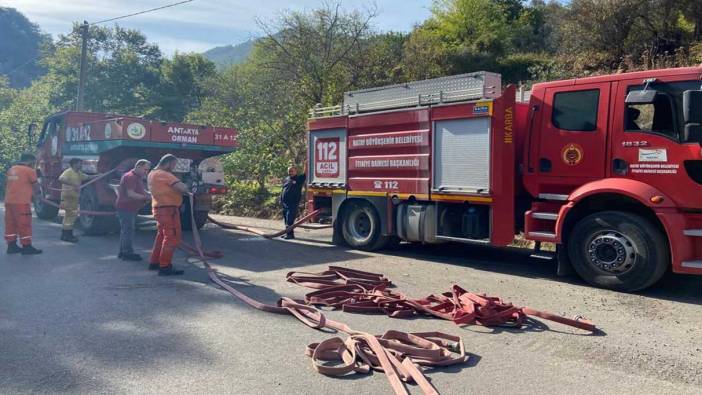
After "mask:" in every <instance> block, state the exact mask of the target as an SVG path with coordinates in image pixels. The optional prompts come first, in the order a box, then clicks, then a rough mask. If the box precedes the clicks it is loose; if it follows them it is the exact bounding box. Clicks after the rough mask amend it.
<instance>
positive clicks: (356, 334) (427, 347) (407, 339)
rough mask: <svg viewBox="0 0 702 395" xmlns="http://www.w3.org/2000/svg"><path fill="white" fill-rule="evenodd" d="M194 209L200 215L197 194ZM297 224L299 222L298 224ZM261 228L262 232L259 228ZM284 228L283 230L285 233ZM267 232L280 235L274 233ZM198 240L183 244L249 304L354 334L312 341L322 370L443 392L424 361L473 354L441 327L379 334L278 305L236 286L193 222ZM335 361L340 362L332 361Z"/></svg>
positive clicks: (458, 360)
mask: <svg viewBox="0 0 702 395" xmlns="http://www.w3.org/2000/svg"><path fill="white" fill-rule="evenodd" d="M189 198H190V199H191V202H190V203H191V204H190V215H191V217H193V219H194V216H195V212H194V210H193V204H192V203H193V202H192V195H190V196H189ZM315 214H317V212H312V213H310V214H308V215H307V216H305V217H303V218H301V219H300V220H299V221H297V222H296V224H299V223H302V222H304V221H305V220H307V219H308V218H307V217H311V216H313V215H315ZM294 226H295V225H293V227H294ZM257 234H258V233H257ZM281 234H282V233H281ZM267 237H275V236H272V235H269V236H267ZM193 239H194V246H189V245H187V244H183V245H182V247H183V249H184V250H186V251H189V252H191V253H194V255H195V256H197V257H198V258H199V259H200V260H201V262H202V263H203V265H204V266H205V269H206V270H207V274H208V276H209V278H210V279H211V280H212V282H214V283H215V284H217V285H219V286H220V287H221V288H222V289H224V290H225V291H227V292H228V293H230V294H231V295H233V296H234V297H236V298H238V299H239V300H241V301H243V302H244V303H246V304H248V305H249V306H251V307H253V308H255V309H258V310H261V311H266V312H269V313H275V314H290V315H292V316H294V317H295V318H297V319H298V320H300V321H302V323H304V324H305V325H307V326H309V327H311V328H315V329H320V330H321V329H325V328H326V329H331V330H334V331H336V332H343V333H345V334H347V335H348V338H346V339H345V340H344V339H341V338H339V337H333V338H330V339H327V340H324V341H322V342H320V343H313V344H310V345H309V346H308V347H307V351H306V354H307V355H308V356H309V357H311V358H312V361H313V366H314V368H315V370H317V371H318V372H320V373H322V374H325V375H330V376H341V375H347V374H350V373H354V372H355V373H368V372H370V371H371V370H376V371H381V372H383V373H385V375H386V376H387V378H388V380H389V382H390V385H391V386H392V389H393V391H394V392H395V394H397V395H404V394H408V392H407V388H406V387H405V384H404V383H416V384H417V385H418V386H419V388H420V389H421V390H422V392H423V393H424V394H427V395H434V394H437V395H438V391H437V390H436V389H435V388H434V386H433V385H432V384H431V383H430V382H429V379H428V378H427V377H426V376H425V375H424V373H423V372H422V369H421V368H420V366H424V367H434V366H447V365H455V364H462V363H465V362H467V361H468V360H469V359H470V356H469V355H468V354H467V353H466V350H465V347H464V345H463V341H462V340H461V339H460V338H459V337H456V336H451V335H448V334H445V333H441V332H424V333H406V332H399V331H388V332H386V333H385V334H383V335H382V336H375V335H372V334H369V333H366V332H362V331H357V330H354V329H352V328H350V327H349V326H348V325H346V324H344V323H342V322H338V321H333V320H330V319H327V318H326V317H325V316H324V314H322V312H321V311H319V310H318V309H317V308H315V307H313V306H309V305H307V304H305V303H304V302H300V301H296V300H293V299H290V298H287V297H283V298H281V299H280V300H278V303H277V304H276V305H269V304H265V303H262V302H259V301H257V300H255V299H252V298H250V297H248V296H247V295H246V294H244V293H242V292H240V291H238V290H236V289H235V288H234V287H232V285H231V284H230V283H229V282H228V281H227V278H226V276H223V275H220V274H219V273H218V272H217V270H216V269H215V268H213V267H212V266H211V265H210V263H209V262H208V261H207V259H208V257H221V256H222V255H221V253H206V252H205V251H204V250H203V249H202V240H201V238H200V232H199V231H198V230H197V229H196V228H193ZM346 273H353V275H354V276H356V277H365V278H371V279H372V278H373V277H374V276H377V275H375V274H374V273H366V272H360V271H351V270H349V271H347V272H346ZM329 362H333V363H334V365H331V366H330V365H329V364H328V363H329Z"/></svg>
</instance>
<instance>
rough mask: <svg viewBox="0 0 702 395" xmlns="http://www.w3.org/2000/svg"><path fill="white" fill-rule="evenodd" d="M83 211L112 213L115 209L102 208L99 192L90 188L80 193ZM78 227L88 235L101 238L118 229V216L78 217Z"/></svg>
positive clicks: (82, 215)
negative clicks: (98, 196)
mask: <svg viewBox="0 0 702 395" xmlns="http://www.w3.org/2000/svg"><path fill="white" fill-rule="evenodd" d="M80 210H81V211H112V210H114V208H112V207H105V206H101V205H100V204H99V202H98V198H97V192H96V191H95V188H94V187H93V186H89V187H87V188H85V189H83V191H82V192H81V193H80ZM76 222H77V223H78V226H79V227H80V228H81V229H82V230H83V232H84V233H85V234H86V235H90V236H100V235H104V234H107V233H110V232H111V231H113V230H115V229H118V226H119V225H118V223H117V217H116V216H100V215H85V214H80V215H79V216H78V221H76Z"/></svg>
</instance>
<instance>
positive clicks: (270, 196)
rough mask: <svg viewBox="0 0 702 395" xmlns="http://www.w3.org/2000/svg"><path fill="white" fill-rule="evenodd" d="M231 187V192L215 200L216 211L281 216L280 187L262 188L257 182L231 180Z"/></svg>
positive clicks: (257, 215) (253, 215)
mask: <svg viewBox="0 0 702 395" xmlns="http://www.w3.org/2000/svg"><path fill="white" fill-rule="evenodd" d="M229 188H230V191H229V193H228V194H227V195H225V196H222V197H220V198H219V199H217V201H216V202H215V204H214V210H215V211H217V212H219V213H221V214H226V215H236V216H242V217H257V218H280V215H281V214H280V204H279V203H278V196H279V194H280V192H279V190H280V188H279V187H278V188H276V187H273V188H260V187H259V185H258V183H256V182H251V181H231V182H230V183H229ZM276 189H277V193H276Z"/></svg>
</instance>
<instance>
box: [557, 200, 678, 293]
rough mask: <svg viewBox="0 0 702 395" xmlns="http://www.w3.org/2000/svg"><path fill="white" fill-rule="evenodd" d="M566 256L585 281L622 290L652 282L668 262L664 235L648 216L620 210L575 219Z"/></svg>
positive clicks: (663, 270) (630, 290)
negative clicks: (576, 221) (578, 220)
mask: <svg viewBox="0 0 702 395" xmlns="http://www.w3.org/2000/svg"><path fill="white" fill-rule="evenodd" d="M568 256H569V257H570V260H571V263H572V264H573V268H574V269H575V271H576V272H578V274H579V275H580V277H582V278H583V279H584V280H585V281H587V282H588V283H590V284H592V285H595V286H597V287H602V288H607V289H612V290H615V291H622V292H634V291H638V290H641V289H644V288H647V287H649V286H651V285H653V284H654V283H656V282H657V281H658V280H660V278H661V277H662V276H663V274H664V273H665V271H666V269H667V268H668V266H669V265H670V253H669V251H668V243H667V241H666V238H665V235H663V233H662V232H661V231H660V230H659V229H658V228H657V227H656V226H654V225H653V224H652V223H651V222H650V221H648V220H647V219H645V218H643V217H641V216H639V215H636V214H630V213H625V212H620V211H604V212H601V213H595V214H592V215H590V216H587V217H585V218H583V219H582V220H581V221H580V222H578V223H577V224H576V225H575V228H574V229H573V233H572V235H571V237H570V239H569V242H568Z"/></svg>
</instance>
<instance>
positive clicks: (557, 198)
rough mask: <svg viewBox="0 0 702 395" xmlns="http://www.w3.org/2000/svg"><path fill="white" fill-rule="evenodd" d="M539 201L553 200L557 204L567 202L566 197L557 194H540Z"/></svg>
mask: <svg viewBox="0 0 702 395" xmlns="http://www.w3.org/2000/svg"><path fill="white" fill-rule="evenodd" d="M539 199H544V200H555V201H558V202H565V201H566V200H568V195H562V194H559V193H540V194H539Z"/></svg>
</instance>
